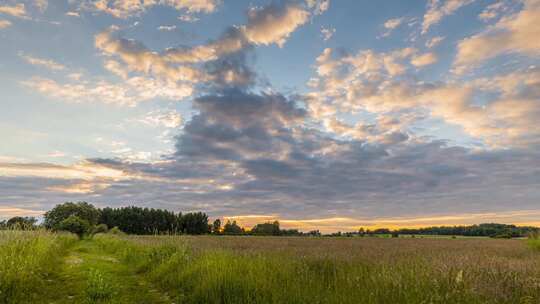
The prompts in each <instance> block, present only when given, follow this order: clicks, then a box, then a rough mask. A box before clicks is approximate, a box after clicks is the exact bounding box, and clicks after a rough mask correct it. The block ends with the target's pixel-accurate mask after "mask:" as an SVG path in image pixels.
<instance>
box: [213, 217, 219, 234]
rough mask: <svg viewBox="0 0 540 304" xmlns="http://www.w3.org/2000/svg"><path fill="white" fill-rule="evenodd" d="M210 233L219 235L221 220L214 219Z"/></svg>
mask: <svg viewBox="0 0 540 304" xmlns="http://www.w3.org/2000/svg"><path fill="white" fill-rule="evenodd" d="M212 231H213V232H214V233H215V234H220V233H221V220H220V219H216V220H215V221H214V223H213V224H212Z"/></svg>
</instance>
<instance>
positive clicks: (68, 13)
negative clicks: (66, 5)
mask: <svg viewBox="0 0 540 304" xmlns="http://www.w3.org/2000/svg"><path fill="white" fill-rule="evenodd" d="M66 16H69V17H77V18H80V17H81V15H80V14H79V12H74V11H69V12H67V13H66Z"/></svg>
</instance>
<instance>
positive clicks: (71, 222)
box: [55, 215, 90, 237]
mask: <svg viewBox="0 0 540 304" xmlns="http://www.w3.org/2000/svg"><path fill="white" fill-rule="evenodd" d="M55 227H56V230H61V231H69V232H71V233H75V234H76V235H78V236H79V237H82V236H83V235H85V234H86V233H88V231H89V230H90V223H89V222H88V221H87V220H85V219H81V218H80V217H78V216H76V215H70V216H69V217H68V218H66V219H64V220H62V221H61V222H60V223H58V224H57V225H56V226H55Z"/></svg>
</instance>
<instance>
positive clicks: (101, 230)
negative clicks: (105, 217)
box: [90, 224, 109, 234]
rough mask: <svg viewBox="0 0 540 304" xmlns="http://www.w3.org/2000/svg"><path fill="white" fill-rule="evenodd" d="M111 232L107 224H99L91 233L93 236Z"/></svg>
mask: <svg viewBox="0 0 540 304" xmlns="http://www.w3.org/2000/svg"><path fill="white" fill-rule="evenodd" d="M108 231H109V227H107V225H105V224H99V225H96V226H94V227H92V229H91V231H90V233H91V234H98V233H107V232H108Z"/></svg>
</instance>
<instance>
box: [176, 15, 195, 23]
mask: <svg viewBox="0 0 540 304" xmlns="http://www.w3.org/2000/svg"><path fill="white" fill-rule="evenodd" d="M178 20H181V21H184V22H197V21H199V18H197V17H195V16H193V15H189V14H183V15H180V17H178Z"/></svg>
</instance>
